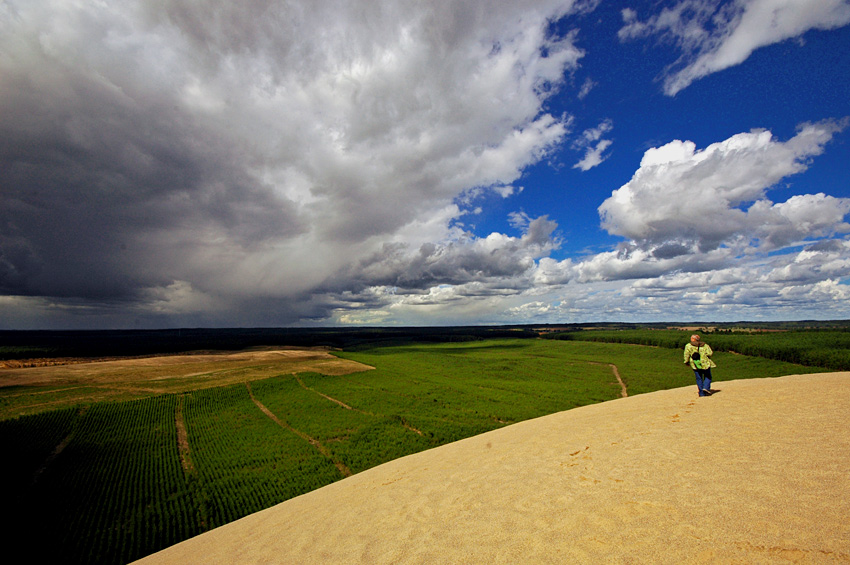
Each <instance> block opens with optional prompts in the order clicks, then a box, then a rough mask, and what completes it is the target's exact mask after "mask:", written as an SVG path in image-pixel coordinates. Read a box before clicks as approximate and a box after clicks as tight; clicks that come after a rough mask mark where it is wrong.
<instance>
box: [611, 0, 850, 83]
mask: <svg viewBox="0 0 850 565" xmlns="http://www.w3.org/2000/svg"><path fill="white" fill-rule="evenodd" d="M621 13H622V18H623V23H624V25H623V27H622V28H621V29H620V30H619V32H618V37H619V38H620V40H621V41H626V40H633V39H637V38H641V37H647V36H652V35H659V36H661V37H662V38H664V39H666V40H667V41H670V42H672V43H674V44H676V45H678V46H679V48H680V49H681V50H682V52H683V53H682V57H681V59H680V61H679V62H678V63H679V64H677V65H676V66H679V67H681V65H684V66H683V67H682V68H679V70H676V71H672V70H671V71H669V72H668V73H667V75H666V76H665V78H664V92H665V93H666V94H667V95H669V96H674V95H675V94H676V93H678V92H680V91H681V90H683V89H685V88H687V87H688V86H689V85H690V84H692V83H693V82H694V81H696V80H699V79H701V78H704V77H706V76H708V75H710V74H712V73H715V72H718V71H722V70H723V69H727V68H729V67H732V66H735V65H738V64H741V63H742V62H744V61H745V60H746V59H747V58H748V57H749V56H750V55H751V54H752V53H753V51H755V50H756V49H759V48H761V47H765V46H767V45H771V44H774V43H778V42H780V41H784V40H786V39H791V38H795V37H800V36H802V35H803V34H805V33H806V32H808V31H810V30H830V29H835V28H839V27H843V26H845V25H847V24H848V23H850V2H848V1H847V0H794V1H788V0H739V1H737V2H725V3H721V2H718V1H716V0H714V1H705V0H682V1H680V2H678V3H677V4H675V5H673V6H672V7H669V8H664V9H663V10H662V11H661V12H660V13H658V14H654V15H650V16H649V17H648V19H646V20H644V21H641V20H640V19H639V14H638V12H637V11H635V10H634V9H632V8H625V9H623V10H622V12H621Z"/></svg>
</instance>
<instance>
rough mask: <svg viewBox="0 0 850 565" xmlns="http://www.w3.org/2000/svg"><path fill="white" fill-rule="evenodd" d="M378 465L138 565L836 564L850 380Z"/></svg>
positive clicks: (507, 433) (656, 399) (626, 412)
mask: <svg viewBox="0 0 850 565" xmlns="http://www.w3.org/2000/svg"><path fill="white" fill-rule="evenodd" d="M715 388H717V389H720V392H719V393H717V394H715V395H714V396H712V397H708V398H698V397H697V395H696V387H695V386H690V387H686V388H681V389H675V390H668V391H660V392H655V393H651V394H644V395H639V396H634V397H629V398H622V399H618V400H613V401H610V402H605V403H603V404H597V405H593V406H586V407H582V408H577V409H575V410H570V411H567V412H561V413H558V414H553V415H551V416H545V417H542V418H538V419H535V420H530V421H527V422H522V423H519V424H515V425H512V426H508V427H506V428H502V429H500V430H496V431H493V432H489V433H486V434H483V435H480V436H476V437H473V438H469V439H466V440H463V441H459V442H456V443H453V444H450V445H446V446H443V447H439V448H436V449H432V450H429V451H426V452H422V453H418V454H415V455H411V456H408V457H404V458H402V459H398V460H396V461H392V462H390V463H386V464H384V465H381V466H380V467H376V468H373V469H370V470H368V471H365V472H363V473H360V474H357V475H354V476H352V477H350V478H347V479H344V480H342V481H339V482H337V483H334V484H332V485H329V486H327V487H324V488H322V489H319V490H317V491H314V492H311V493H308V494H305V495H303V496H300V497H297V498H294V499H292V500H289V501H286V502H284V503H282V504H279V505H277V506H274V507H272V508H269V509H267V510H264V511H262V512H258V513H256V514H253V515H251V516H247V517H245V518H243V519H241V520H238V521H236V522H233V523H231V524H228V525H226V526H223V527H221V528H218V529H216V530H213V531H211V532H207V533H205V534H202V535H200V536H198V537H195V538H192V539H190V540H187V541H185V542H183V543H180V544H178V545H175V546H173V547H170V548H168V549H166V550H164V551H162V552H159V553H157V554H154V555H152V556H150V557H148V558H146V559H144V560H143V561H142V562H143V563H148V564H153V563H170V564H176V563H322V562H324V563H686V562H687V563H703V562H704V563H783V562H787V563H832V562H840V563H850V431H848V425H850V373H829V374H816V375H801V376H788V377H781V378H776V379H756V380H743V381H729V382H719V383H715Z"/></svg>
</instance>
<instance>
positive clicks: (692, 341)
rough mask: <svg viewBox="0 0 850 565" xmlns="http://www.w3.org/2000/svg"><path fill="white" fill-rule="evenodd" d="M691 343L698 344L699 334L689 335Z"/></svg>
mask: <svg viewBox="0 0 850 565" xmlns="http://www.w3.org/2000/svg"><path fill="white" fill-rule="evenodd" d="M691 343H692V344H693V345H699V344H700V339H699V335H697V334H694V335H692V336H691Z"/></svg>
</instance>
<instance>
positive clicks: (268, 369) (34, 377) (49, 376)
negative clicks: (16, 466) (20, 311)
mask: <svg viewBox="0 0 850 565" xmlns="http://www.w3.org/2000/svg"><path fill="white" fill-rule="evenodd" d="M29 361H32V363H31V366H29V367H25V368H0V399H3V400H6V401H7V402H5V403H2V404H0V405H2V409H0V419H3V418H9V417H12V416H16V415H20V414H25V413H34V412H39V411H44V410H46V409H54V408H61V407H63V406H65V405H69V406H72V405H75V404H77V403H79V402H93V401H98V400H107V399H118V400H126V399H129V398H139V397H143V396H150V395H154V394H163V393H167V392H186V391H190V390H197V389H201V388H209V387H214V386H224V385H229V384H235V383H243V382H250V381H253V380H260V379H265V378H269V377H274V376H278V375H284V374H297V373H305V372H316V373H322V374H325V375H346V374H349V373H356V372H360V371H366V370H369V369H373V368H374V367H369V366H368V365H363V364H361V363H357V362H355V361H349V360H347V359H340V358H339V357H335V356H334V355H332V354H331V352H330V351H329V350H328V349H327V348H300V349H295V348H280V347H275V348H263V349H252V350H247V351H236V352H215V353H210V352H203V353H192V354H184V355H160V356H153V357H136V358H119V359H115V358H113V359H109V360H95V361H92V360H89V361H88V362H81V361H80V360H73V362H71V361H68V360H64V361H68V362H64V363H63V364H51V363H52V361H57V360H44V361H43V362H35V361H33V360H29ZM29 361H28V362H29Z"/></svg>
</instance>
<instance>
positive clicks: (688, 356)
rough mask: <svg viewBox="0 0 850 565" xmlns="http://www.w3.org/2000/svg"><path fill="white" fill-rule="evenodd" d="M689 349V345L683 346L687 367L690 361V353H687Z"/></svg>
mask: <svg viewBox="0 0 850 565" xmlns="http://www.w3.org/2000/svg"><path fill="white" fill-rule="evenodd" d="M690 347H691V344H690V343H689V344H687V345H685V365H689V364H690V361H691V352H690V351H689V348H690Z"/></svg>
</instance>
